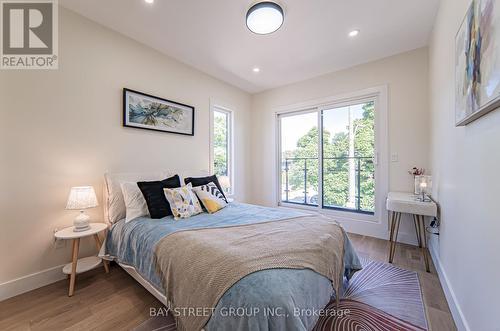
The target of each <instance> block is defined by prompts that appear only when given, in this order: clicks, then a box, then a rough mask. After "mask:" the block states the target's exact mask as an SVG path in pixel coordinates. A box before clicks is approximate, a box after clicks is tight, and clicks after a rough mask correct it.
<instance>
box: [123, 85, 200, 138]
mask: <svg viewBox="0 0 500 331" xmlns="http://www.w3.org/2000/svg"><path fill="white" fill-rule="evenodd" d="M123 125H124V126H128V127H134V128H140V129H147V130H155V131H163V132H171V133H178V134H185V135H191V136H192V135H194V107H191V106H188V105H184V104H181V103H178V102H174V101H170V100H167V99H162V98H159V97H155V96H152V95H149V94H145V93H141V92H137V91H133V90H129V89H123Z"/></svg>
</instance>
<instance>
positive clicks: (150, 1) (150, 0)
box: [144, 0, 155, 3]
mask: <svg viewBox="0 0 500 331" xmlns="http://www.w3.org/2000/svg"><path fill="white" fill-rule="evenodd" d="M144 1H145V2H146V3H153V2H155V0H144Z"/></svg>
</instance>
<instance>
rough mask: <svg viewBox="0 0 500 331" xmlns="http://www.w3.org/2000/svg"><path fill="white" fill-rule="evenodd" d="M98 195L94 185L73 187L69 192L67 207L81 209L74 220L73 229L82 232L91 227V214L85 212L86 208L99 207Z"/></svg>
mask: <svg viewBox="0 0 500 331" xmlns="http://www.w3.org/2000/svg"><path fill="white" fill-rule="evenodd" d="M97 206H98V203H97V197H96V195H95V191H94V188H93V187H92V186H76V187H72V188H71V191H70V192H69V197H68V203H67V204H66V209H70V210H79V211H80V214H79V215H78V216H77V217H76V218H75V220H74V221H73V225H74V226H75V227H74V228H73V231H75V232H80V231H85V230H88V229H90V226H89V223H90V216H89V215H87V214H86V213H85V209H87V208H93V207H97Z"/></svg>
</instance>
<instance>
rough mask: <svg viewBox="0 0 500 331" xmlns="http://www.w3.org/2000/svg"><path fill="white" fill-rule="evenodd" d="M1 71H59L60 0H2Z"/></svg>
mask: <svg viewBox="0 0 500 331" xmlns="http://www.w3.org/2000/svg"><path fill="white" fill-rule="evenodd" d="M0 17H1V20H2V23H1V24H0V26H1V29H2V31H1V33H0V37H1V43H0V44H1V50H0V55H1V61H0V69H57V68H58V58H57V46H58V45H57V31H58V25H57V18H58V17H57V0H38V1H14V0H3V1H0Z"/></svg>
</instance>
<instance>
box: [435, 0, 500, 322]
mask: <svg viewBox="0 0 500 331" xmlns="http://www.w3.org/2000/svg"><path fill="white" fill-rule="evenodd" d="M469 3H470V0H442V1H441V6H440V10H439V14H438V16H437V20H436V23H435V27H434V31H433V35H432V39H431V44H430V52H429V54H430V56H429V59H430V85H429V87H430V105H431V114H430V116H431V123H432V126H431V136H432V139H431V145H430V146H431V164H432V169H433V172H434V178H433V184H434V197H435V198H436V199H437V200H438V202H439V204H440V207H441V222H442V224H441V235H440V237H439V239H438V240H439V241H438V240H435V238H433V239H434V240H433V241H432V244H433V249H434V253H435V254H434V255H435V260H436V261H437V263H438V264H440V267H441V272H442V275H441V276H442V277H441V280H442V283H444V284H443V285H444V286H445V290H446V288H447V290H448V299H449V302H450V303H451V308H452V312H454V317H455V320H456V321H457V322H458V323H457V324H458V326H459V328H460V329H467V328H468V329H470V330H481V331H487V330H498V322H497V321H496V317H497V316H498V312H499V311H500V304H499V303H498V297H500V285H499V283H498V280H499V279H500V263H499V261H500V260H499V258H498V252H500V240H499V235H500V217H499V215H500V203H499V197H500V194H499V189H498V188H499V187H500V176H499V175H498V169H499V165H500V149H499V142H500V110H496V111H494V112H492V113H490V114H488V115H486V116H484V117H483V118H480V119H478V120H476V121H475V122H473V123H471V124H469V125H468V126H466V127H460V128H457V127H455V125H454V123H455V105H454V97H455V96H454V82H455V73H454V62H455V60H454V59H455V35H456V33H457V31H458V29H459V26H460V23H461V22H462V20H463V18H464V16H465V13H466V10H467V8H468V5H469ZM498 5H499V4H498V1H497V9H496V10H498ZM497 42H498V40H497ZM450 300H451V301H450ZM455 304H456V305H455ZM467 325H468V326H467Z"/></svg>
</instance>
